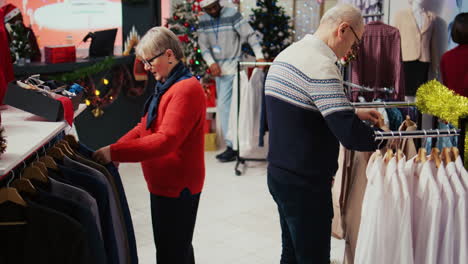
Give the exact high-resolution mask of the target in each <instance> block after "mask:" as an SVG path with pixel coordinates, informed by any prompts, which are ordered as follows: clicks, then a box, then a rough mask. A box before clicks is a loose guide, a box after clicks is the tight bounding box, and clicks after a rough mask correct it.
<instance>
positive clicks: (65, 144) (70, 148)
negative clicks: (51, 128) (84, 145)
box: [60, 140, 76, 156]
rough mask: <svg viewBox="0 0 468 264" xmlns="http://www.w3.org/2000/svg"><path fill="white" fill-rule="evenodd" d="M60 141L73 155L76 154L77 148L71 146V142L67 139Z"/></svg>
mask: <svg viewBox="0 0 468 264" xmlns="http://www.w3.org/2000/svg"><path fill="white" fill-rule="evenodd" d="M60 143H61V144H62V145H63V146H65V149H67V150H68V151H69V152H70V153H71V154H73V156H75V155H76V153H75V150H74V149H73V148H72V147H71V146H70V144H68V142H67V141H65V140H61V141H60Z"/></svg>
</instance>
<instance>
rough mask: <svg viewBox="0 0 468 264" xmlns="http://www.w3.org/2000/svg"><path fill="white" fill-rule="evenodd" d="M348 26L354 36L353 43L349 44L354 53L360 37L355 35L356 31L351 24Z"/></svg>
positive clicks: (357, 47)
mask: <svg viewBox="0 0 468 264" xmlns="http://www.w3.org/2000/svg"><path fill="white" fill-rule="evenodd" d="M349 28H350V29H351V32H353V35H354V37H355V38H356V41H355V42H354V43H353V45H352V46H351V49H352V50H353V52H354V53H355V54H356V53H357V51H358V50H359V44H360V43H361V39H359V37H358V36H357V34H356V31H354V29H353V27H352V26H349Z"/></svg>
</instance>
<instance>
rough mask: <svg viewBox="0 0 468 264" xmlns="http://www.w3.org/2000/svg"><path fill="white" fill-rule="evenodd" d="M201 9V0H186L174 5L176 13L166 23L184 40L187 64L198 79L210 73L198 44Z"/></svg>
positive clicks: (183, 45)
mask: <svg viewBox="0 0 468 264" xmlns="http://www.w3.org/2000/svg"><path fill="white" fill-rule="evenodd" d="M200 11H201V8H200V5H199V0H185V1H183V2H182V3H180V4H177V5H176V6H175V7H174V13H173V14H172V17H171V18H168V19H167V24H166V27H168V28H169V29H170V30H172V32H174V33H175V34H176V35H177V36H178V37H179V40H180V41H181V42H182V47H183V49H184V55H185V64H186V65H187V67H189V69H190V71H191V72H192V74H193V75H194V76H196V77H197V78H198V79H200V78H202V77H203V76H204V75H205V74H206V73H209V72H207V71H208V67H207V65H206V63H205V61H204V60H203V57H202V55H201V50H200V47H199V46H198V34H197V28H198V16H199V14H200Z"/></svg>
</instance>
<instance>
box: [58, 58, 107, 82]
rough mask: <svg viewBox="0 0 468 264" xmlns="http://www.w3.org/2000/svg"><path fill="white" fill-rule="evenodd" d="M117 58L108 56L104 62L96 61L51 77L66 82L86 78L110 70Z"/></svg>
mask: <svg viewBox="0 0 468 264" xmlns="http://www.w3.org/2000/svg"><path fill="white" fill-rule="evenodd" d="M114 64H115V59H114V58H113V57H106V58H105V59H104V60H103V61H102V62H99V63H96V64H94V65H92V66H89V67H85V68H81V69H78V70H76V71H74V72H70V73H64V74H60V75H56V76H52V77H51V79H53V80H57V81H61V82H64V83H72V82H76V81H77V80H79V79H83V78H86V77H87V76H91V75H94V74H97V73H100V72H103V71H106V70H109V69H110V68H112V66H114Z"/></svg>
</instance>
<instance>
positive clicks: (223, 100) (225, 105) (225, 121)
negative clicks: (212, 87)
mask: <svg viewBox="0 0 468 264" xmlns="http://www.w3.org/2000/svg"><path fill="white" fill-rule="evenodd" d="M235 77H236V75H222V76H219V77H216V94H217V97H218V100H217V113H218V114H217V118H218V120H219V121H220V122H221V130H222V134H223V138H224V140H225V142H226V145H227V146H229V147H232V142H231V141H229V140H227V139H226V134H227V132H228V127H229V113H230V111H231V101H232V85H233V81H234V78H235Z"/></svg>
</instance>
